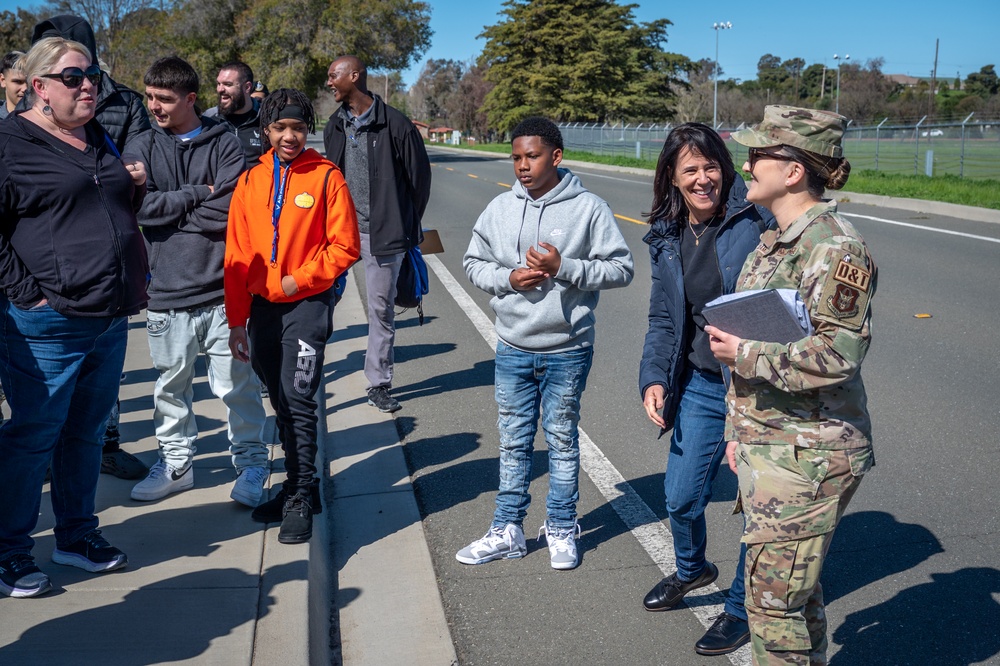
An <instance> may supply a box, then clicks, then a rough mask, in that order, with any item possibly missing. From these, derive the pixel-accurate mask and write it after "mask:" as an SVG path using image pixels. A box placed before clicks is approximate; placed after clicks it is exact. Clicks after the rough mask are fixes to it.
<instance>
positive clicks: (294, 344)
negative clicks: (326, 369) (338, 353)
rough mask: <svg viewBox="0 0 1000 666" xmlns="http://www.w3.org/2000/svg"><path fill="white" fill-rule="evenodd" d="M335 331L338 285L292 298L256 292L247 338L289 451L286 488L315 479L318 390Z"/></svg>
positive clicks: (303, 485)
mask: <svg viewBox="0 0 1000 666" xmlns="http://www.w3.org/2000/svg"><path fill="white" fill-rule="evenodd" d="M332 333H333V290H332V289H330V290H327V291H325V292H323V293H321V294H316V295H314V296H307V297H306V298H303V299H302V300H300V301H294V302H292V303H272V302H270V301H268V300H266V299H264V298H261V297H259V296H254V299H253V303H252V304H251V306H250V321H249V323H248V324H247V337H248V338H249V342H250V363H251V364H252V366H253V369H254V372H256V373H257V375H258V376H259V377H260V379H261V381H262V382H263V383H264V385H265V386H267V391H268V393H269V394H270V400H271V406H272V407H273V408H274V413H275V420H276V421H277V425H278V437H279V438H280V439H281V448H282V449H283V450H284V452H285V471H286V472H287V474H288V478H287V480H286V481H285V484H284V487H285V492H287V493H294V492H296V491H297V490H300V489H306V488H308V487H309V486H311V485H312V484H313V483H315V481H316V450H317V430H318V423H317V414H316V405H317V401H316V391H317V390H319V387H320V385H321V384H322V379H323V352H324V351H325V349H326V341H327V340H328V339H329V338H330V335H331V334H332Z"/></svg>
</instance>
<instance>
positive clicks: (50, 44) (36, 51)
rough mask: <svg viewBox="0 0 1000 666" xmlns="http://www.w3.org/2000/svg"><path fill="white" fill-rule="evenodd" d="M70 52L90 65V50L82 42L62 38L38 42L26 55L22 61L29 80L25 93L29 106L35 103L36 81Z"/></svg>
mask: <svg viewBox="0 0 1000 666" xmlns="http://www.w3.org/2000/svg"><path fill="white" fill-rule="evenodd" d="M69 51H76V52H77V53H79V54H80V55H82V56H84V57H85V58H86V59H87V62H88V63H90V49H88V48H87V47H86V46H84V45H83V44H81V43H80V42H74V41H73V40H70V39H63V38H62V37H46V38H45V39H40V40H38V41H37V42H35V45H34V46H32V47H31V49H30V50H29V51H28V53H27V54H25V56H24V58H22V59H21V60H22V66H23V68H24V78H26V79H27V80H28V89H27V90H25V91H24V94H25V96H27V97H28V106H32V105H33V104H34V103H35V100H34V95H35V84H34V80H35V79H36V78H40V77H41V76H42V75H43V74H48V73H49V70H51V69H52V68H53V67H54V66H55V64H56V63H57V62H59V59H60V58H62V57H63V56H64V55H66V53H67V52H69Z"/></svg>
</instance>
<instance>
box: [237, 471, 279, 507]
mask: <svg viewBox="0 0 1000 666" xmlns="http://www.w3.org/2000/svg"><path fill="white" fill-rule="evenodd" d="M269 474H270V472H268V471H267V468H266V467H244V468H243V469H242V471H240V475H239V476H238V477H236V483H234V484H233V491H232V492H231V493H229V497H230V498H232V499H234V500H236V501H237V502H239V503H240V504H243V505H245V506H248V507H250V508H251V509H255V508H257V505H258V504H260V498H261V495H263V494H264V484H265V483H267V477H268V475H269Z"/></svg>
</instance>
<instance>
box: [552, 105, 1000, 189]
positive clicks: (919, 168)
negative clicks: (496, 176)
mask: <svg viewBox="0 0 1000 666" xmlns="http://www.w3.org/2000/svg"><path fill="white" fill-rule="evenodd" d="M672 127H673V125H671V124H639V125H608V124H603V125H601V124H598V123H590V124H587V123H564V124H562V125H560V126H559V129H560V130H561V131H562V135H563V142H564V143H565V145H566V148H567V149H569V150H579V151H584V152H588V153H595V154H597V155H609V156H620V157H631V158H636V159H641V160H649V161H654V162H655V161H656V159H657V157H659V155H660V150H661V149H662V148H663V141H664V139H665V138H666V136H667V134H669V133H670V130H671V128H672ZM743 127H744V126H743V125H740V126H739V127H729V128H724V127H720V128H719V134H720V135H721V136H722V138H723V139H725V140H726V144H727V145H728V146H729V150H730V152H732V153H733V156H734V158H735V159H736V161H737V163H738V164H742V160H743V159H744V158H745V157H746V154H747V153H746V148H744V147H743V146H741V145H739V144H737V143H736V142H735V141H732V140H731V139H730V135H731V134H732V133H733V132H735V131H736V130H738V129H742V128H743ZM844 154H845V155H846V156H847V159H849V160H850V162H851V168H852V169H870V170H874V171H884V172H886V173H893V174H923V175H929V176H941V175H944V174H952V175H955V176H959V177H961V178H991V179H995V180H1000V120H976V121H972V120H971V116H970V118H967V119H966V121H965V122H962V123H958V122H935V123H925V122H924V121H921V122H919V123H917V124H916V125H901V124H890V122H889V120H888V119H885V120H883V121H882V122H881V123H879V124H878V125H874V126H868V127H861V126H858V127H854V126H849V127H848V128H847V134H846V135H845V136H844Z"/></svg>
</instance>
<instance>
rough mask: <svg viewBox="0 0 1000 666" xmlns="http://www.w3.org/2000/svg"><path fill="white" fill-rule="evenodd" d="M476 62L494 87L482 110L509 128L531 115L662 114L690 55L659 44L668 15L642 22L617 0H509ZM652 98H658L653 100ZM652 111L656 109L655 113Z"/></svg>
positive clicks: (493, 123) (570, 117) (603, 117)
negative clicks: (666, 49)
mask: <svg viewBox="0 0 1000 666" xmlns="http://www.w3.org/2000/svg"><path fill="white" fill-rule="evenodd" d="M503 6H504V9H503V10H502V11H501V14H502V15H503V16H504V19H503V20H501V21H500V22H499V23H497V24H495V25H492V26H487V27H486V28H485V29H484V30H483V33H482V34H481V35H480V36H481V37H484V38H486V40H487V41H486V45H485V47H484V49H483V53H482V56H481V57H480V60H479V63H480V65H482V66H484V67H488V70H487V73H486V78H487V81H489V82H490V83H493V84H494V85H495V87H494V88H493V90H491V91H490V92H489V93H488V94H487V95H486V102H485V105H484V108H485V110H486V112H487V114H488V116H489V119H490V124H491V126H493V127H496V128H497V129H500V130H503V131H505V130H508V129H510V128H511V127H513V126H514V125H515V124H516V123H517V122H518V121H519V120H521V119H522V118H524V117H525V116H528V115H532V114H544V115H547V116H550V117H552V118H554V119H557V120H581V121H587V120H590V121H596V120H616V119H629V118H645V119H655V118H656V117H665V116H666V114H667V113H668V112H669V109H670V106H669V105H670V103H671V100H672V98H673V88H674V86H675V85H676V84H677V82H678V80H679V76H680V74H681V73H682V71H683V70H682V69H679V68H678V66H679V65H680V66H683V67H686V66H687V63H688V60H687V59H686V58H683V57H681V56H673V57H671V56H669V55H668V54H666V53H665V52H664V51H663V50H662V44H663V42H665V41H666V29H667V26H669V25H670V22H669V21H667V20H666V19H661V20H659V21H654V22H652V23H645V24H637V23H636V22H635V20H634V17H633V14H632V10H633V8H634V7H635V5H619V4H617V3H615V2H614V1H613V0H505V2H504V3H503ZM654 97H655V99H654ZM649 114H654V116H653V117H651V116H650V115H649Z"/></svg>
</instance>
